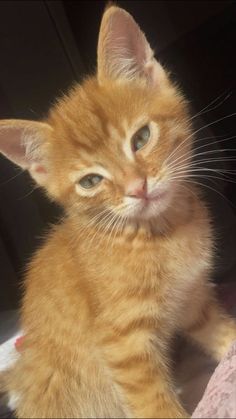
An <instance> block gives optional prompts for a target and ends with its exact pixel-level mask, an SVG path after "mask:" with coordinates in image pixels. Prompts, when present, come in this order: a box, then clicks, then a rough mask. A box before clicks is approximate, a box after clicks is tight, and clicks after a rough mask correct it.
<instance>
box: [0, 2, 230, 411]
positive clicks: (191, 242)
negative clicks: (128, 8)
mask: <svg viewBox="0 0 236 419" xmlns="http://www.w3.org/2000/svg"><path fill="white" fill-rule="evenodd" d="M147 124H148V125H149V127H150V139H149V141H148V142H147V144H146V145H145V146H144V147H143V148H141V149H140V150H138V151H137V152H134V151H133V149H132V147H131V139H132V138H133V136H134V134H135V133H136V132H137V131H138V130H139V129H140V128H141V127H143V126H145V125H147ZM192 141H193V135H192V130H191V119H190V117H189V115H188V106H187V103H186V101H185V100H184V98H183V96H182V94H181V93H180V92H179V91H178V90H177V89H176V87H175V86H173V85H172V84H171V82H170V81H169V79H168V76H167V74H166V72H165V70H164V69H163V68H162V67H161V65H160V64H159V63H157V61H155V59H154V58H153V53H152V51H151V48H150V46H149V44H148V43H147V41H146V38H145V36H144V34H143V33H142V32H141V30H140V29H139V27H138V26H137V24H136V23H135V22H134V20H133V19H132V17H131V16H130V15H129V14H128V13H127V12H125V11H124V10H122V9H120V8H118V7H116V6H112V7H109V8H108V9H107V10H106V11H105V13H104V16H103V20H102V24H101V30H100V36H99V44H98V73H97V75H96V76H95V77H91V78H88V79H87V80H85V81H84V82H83V83H82V85H80V86H77V87H76V88H74V89H73V91H72V92H71V93H70V94H69V95H68V96H66V97H64V98H63V99H61V100H59V102H58V103H57V104H56V105H55V106H54V107H53V109H51V111H50V113H49V116H48V118H47V120H45V121H44V122H41V123H40V122H28V121H2V122H1V124H0V148H1V150H2V152H3V153H4V154H5V155H6V156H7V157H8V158H10V159H12V160H13V161H15V162H16V163H17V164H20V165H21V166H22V167H24V168H27V169H28V170H29V171H30V173H31V175H32V176H33V178H34V179H35V180H36V181H37V182H38V183H39V184H40V185H42V186H43V187H44V188H45V190H46V191H47V193H48V195H49V196H50V197H52V198H53V199H55V200H57V201H58V202H60V203H61V204H62V205H63V206H64V208H65V211H66V214H67V215H66V217H65V219H63V220H62V222H61V224H60V225H57V226H55V227H54V228H53V230H52V231H51V233H50V234H49V235H48V237H47V239H46V240H45V243H44V245H43V246H42V248H41V249H39V250H38V252H37V253H36V255H35V256H34V258H33V260H32V262H31V264H30V266H29V269H28V273H27V275H26V279H25V295H24V299H23V305H22V326H23V328H24V331H25V334H26V337H25V341H24V347H23V352H22V355H21V357H20V359H19V361H18V362H17V364H16V366H15V368H14V369H13V370H12V371H11V372H10V374H9V379H8V390H9V392H10V393H13V394H17V397H18V399H17V400H18V405H17V417H18V418H25V417H29V418H38V417H40V418H82V417H86V418H94V417H100V418H104V417H107V418H111V417H113V418H114V417H119V418H121V417H137V418H158V417H160V418H173V417H187V416H188V414H187V413H186V412H185V410H184V408H183V407H182V406H181V405H180V403H179V401H178V397H177V395H176V394H175V390H174V383H173V380H172V377H171V372H170V368H169V358H170V353H169V352H170V346H171V339H172V337H173V336H174V334H175V333H177V332H178V333H179V332H182V333H184V334H185V335H186V336H188V337H190V338H192V339H194V340H195V341H196V342H197V343H199V344H200V345H201V346H202V347H203V348H204V349H205V350H206V351H207V352H209V353H210V354H212V355H213V356H214V357H215V358H216V359H217V360H219V359H221V357H222V355H223V354H224V352H225V351H226V350H227V348H228V347H229V345H230V343H231V341H232V340H233V339H234V338H235V337H236V327H235V324H234V323H233V321H232V320H231V319H230V318H228V317H227V315H226V314H225V313H223V311H222V309H221V308H219V306H218V303H217V302H216V299H215V296H214V289H213V287H212V285H211V284H210V282H209V278H210V275H211V270H212V265H213V253H214V252H213V233H212V229H211V223H210V218H209V213H208V210H207V208H206V206H205V204H204V202H203V201H202V199H201V196H200V193H199V191H198V190H196V188H195V187H194V186H193V184H191V182H190V180H189V179H188V177H187V173H186V174H185V173H184V171H183V169H182V168H183V167H184V165H185V166H186V165H187V164H190V162H191V156H192V151H191V148H192ZM186 162H187V163H186ZM178 169H179V172H178V173H180V169H181V170H182V172H181V176H176V173H177V171H178ZM89 173H98V174H99V175H100V176H103V177H104V178H103V180H102V182H101V183H100V184H98V185H97V186H95V187H94V188H92V189H87V190H86V189H83V188H82V187H81V185H80V183H79V180H80V179H81V178H82V177H84V176H85V175H87V174H89ZM144 182H145V188H146V196H145V199H144V198H139V196H138V193H139V191H138V192H137V187H139V188H140V187H141V186H140V185H144ZM137 185H139V186H137ZM142 187H144V186H142ZM142 193H143V192H142Z"/></svg>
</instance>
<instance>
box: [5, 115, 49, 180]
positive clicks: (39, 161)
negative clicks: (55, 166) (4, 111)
mask: <svg viewBox="0 0 236 419" xmlns="http://www.w3.org/2000/svg"><path fill="white" fill-rule="evenodd" d="M52 131H53V129H52V128H51V126H50V125H48V124H46V123H43V122H36V121H24V120H17V119H15V120H2V121H0V153H2V154H4V155H5V156H6V157H7V158H8V159H9V160H12V161H13V162H14V163H16V164H17V165H18V166H20V167H22V168H23V169H27V170H28V171H29V172H30V174H31V176H32V177H33V178H34V179H35V180H36V182H37V183H38V184H39V185H41V186H45V184H46V182H47V177H48V176H47V175H48V168H47V158H46V144H47V139H48V137H49V136H50V134H51V133H52Z"/></svg>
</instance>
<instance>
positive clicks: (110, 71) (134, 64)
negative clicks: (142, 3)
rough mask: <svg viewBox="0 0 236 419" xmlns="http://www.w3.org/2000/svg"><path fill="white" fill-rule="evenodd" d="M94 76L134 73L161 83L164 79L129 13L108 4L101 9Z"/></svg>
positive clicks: (127, 76) (132, 75)
mask: <svg viewBox="0 0 236 419" xmlns="http://www.w3.org/2000/svg"><path fill="white" fill-rule="evenodd" d="M97 54H98V57H97V60H98V80H99V82H100V83H101V84H102V82H103V81H104V80H106V79H112V80H117V79H124V80H132V79H136V78H138V77H141V78H143V79H145V80H146V81H147V82H148V83H149V84H152V85H159V86H161V85H162V84H164V83H165V82H166V80H167V77H166V74H165V71H164V69H163V68H162V66H161V65H160V64H159V63H158V62H157V61H156V60H155V58H154V54H153V51H152V49H151V47H150V45H149V43H148V42H147V40H146V37H145V35H144V33H143V32H142V31H141V29H140V28H139V26H138V25H137V23H136V22H135V20H134V19H133V18H132V16H131V15H130V14H129V13H127V12H126V11H125V10H124V9H121V8H119V7H117V6H113V5H112V6H110V7H109V8H108V9H107V10H106V11H105V13H104V15H103V18H102V23H101V27H100V33H99V40H98V52H97Z"/></svg>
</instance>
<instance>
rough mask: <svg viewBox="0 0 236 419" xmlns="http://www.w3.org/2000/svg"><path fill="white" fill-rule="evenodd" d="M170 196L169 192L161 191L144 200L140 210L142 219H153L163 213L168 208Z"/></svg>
mask: <svg viewBox="0 0 236 419" xmlns="http://www.w3.org/2000/svg"><path fill="white" fill-rule="evenodd" d="M168 195H169V194H168V191H161V192H160V191H159V192H158V193H157V192H156V193H153V194H152V195H149V196H146V197H145V198H143V199H142V200H141V202H140V204H141V205H140V209H139V214H140V216H141V218H143V217H144V218H145V219H146V218H153V217H155V216H157V215H158V214H159V213H160V212H163V211H164V210H165V208H166V207H167V206H168V202H169V199H168Z"/></svg>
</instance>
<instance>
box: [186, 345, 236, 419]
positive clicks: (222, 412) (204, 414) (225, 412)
mask: <svg viewBox="0 0 236 419" xmlns="http://www.w3.org/2000/svg"><path fill="white" fill-rule="evenodd" d="M192 418H236V342H234V344H233V346H232V347H231V349H230V351H229V352H228V353H227V354H226V356H225V357H224V359H223V360H222V361H221V362H220V364H219V365H218V366H217V368H216V370H215V372H214V374H213V375H212V377H211V379H210V381H209V383H208V385H207V388H206V390H205V393H204V395H203V398H202V399H201V401H200V402H199V404H198V406H197V408H196V409H195V411H194V413H193V415H192Z"/></svg>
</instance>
